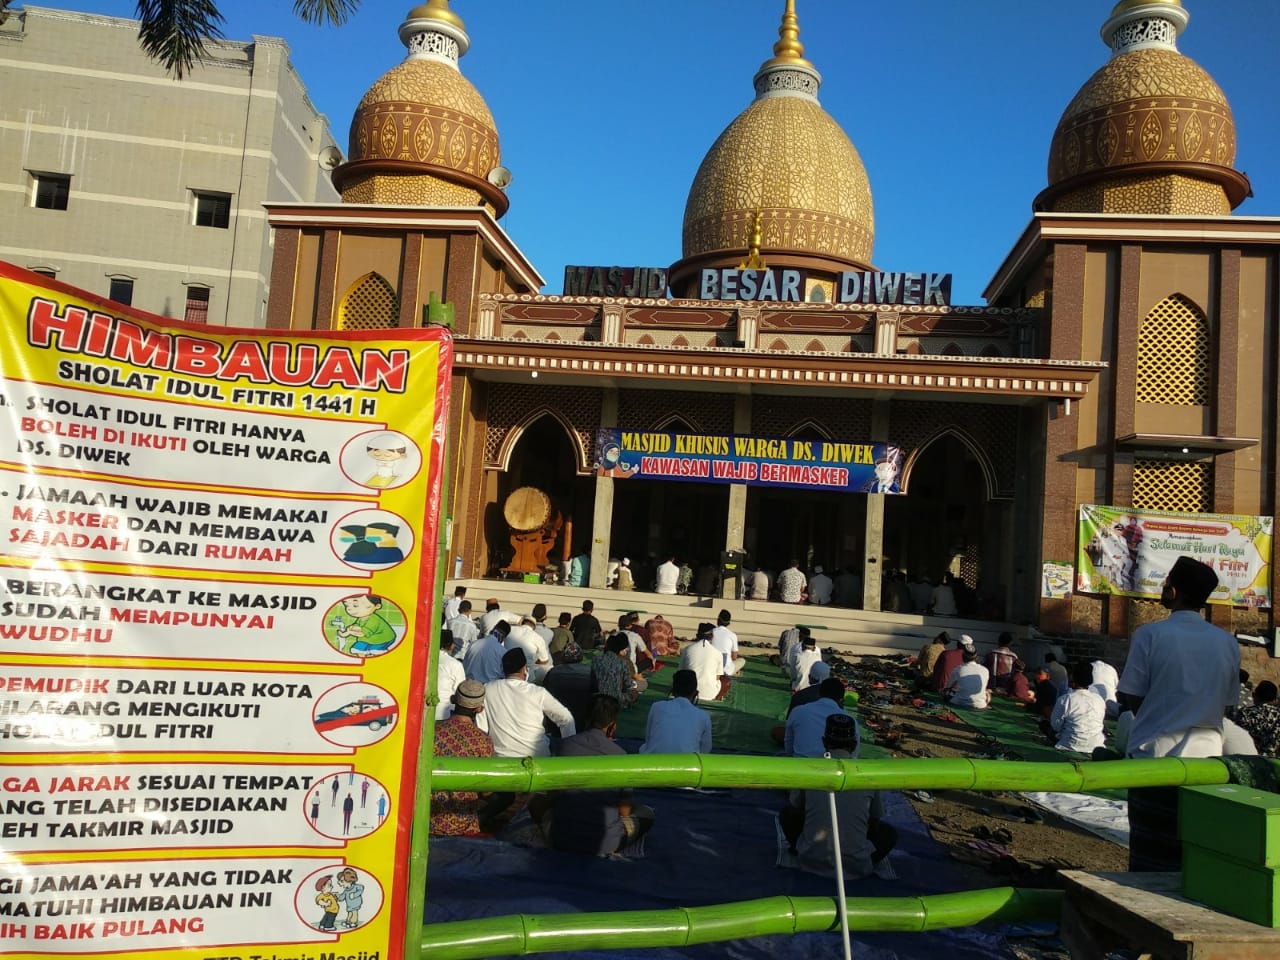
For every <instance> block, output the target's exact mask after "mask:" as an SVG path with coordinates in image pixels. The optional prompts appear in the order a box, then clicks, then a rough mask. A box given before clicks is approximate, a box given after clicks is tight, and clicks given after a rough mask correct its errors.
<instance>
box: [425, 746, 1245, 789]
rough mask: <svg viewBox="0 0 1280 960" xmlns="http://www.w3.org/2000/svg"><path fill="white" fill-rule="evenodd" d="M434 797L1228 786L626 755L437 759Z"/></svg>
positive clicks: (1115, 775)
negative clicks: (654, 790) (620, 790)
mask: <svg viewBox="0 0 1280 960" xmlns="http://www.w3.org/2000/svg"><path fill="white" fill-rule="evenodd" d="M431 776H432V788H433V789H435V790H504V791H515V792H521V793H528V792H532V791H535V790H573V789H607V788H611V787H632V788H643V787H747V788H758V789H776V790H833V791H842V790H1052V791H1058V792H1063V793H1088V792H1091V791H1096V790H1110V789H1115V788H1121V787H1159V786H1199V785H1207V784H1219V783H1227V782H1228V779H1229V778H1228V774H1227V768H1226V765H1225V764H1223V763H1222V761H1220V760H1216V759H1182V758H1180V757H1164V758H1162V759H1159V760H1111V761H1106V762H1094V761H1078V762H1074V763H1071V762H1044V763H1029V762H1025V761H1021V760H968V759H963V758H960V759H945V758H933V757H929V758H908V759H892V760H837V759H830V760H829V759H807V758H797V757H750V756H739V755H736V754H718V753H717V754H670V755H664V754H628V755H627V756H625V757H535V758H528V759H510V758H487V759H468V758H450V757H438V758H436V759H435V761H434V768H433V770H432V774H431Z"/></svg>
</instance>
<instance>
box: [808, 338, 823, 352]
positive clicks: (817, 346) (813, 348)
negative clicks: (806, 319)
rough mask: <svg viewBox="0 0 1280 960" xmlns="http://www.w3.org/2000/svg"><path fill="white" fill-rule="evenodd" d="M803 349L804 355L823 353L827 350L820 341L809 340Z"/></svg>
mask: <svg viewBox="0 0 1280 960" xmlns="http://www.w3.org/2000/svg"><path fill="white" fill-rule="evenodd" d="M804 349H805V352H806V353H824V352H825V351H826V349H827V348H826V347H825V346H823V345H822V341H821V340H810V341H809V342H808V343H807V344H806V345H805V348H804Z"/></svg>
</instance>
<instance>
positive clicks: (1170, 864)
mask: <svg viewBox="0 0 1280 960" xmlns="http://www.w3.org/2000/svg"><path fill="white" fill-rule="evenodd" d="M1217 586H1218V575H1217V574H1216V573H1215V572H1214V570H1213V568H1212V567H1210V566H1208V565H1206V564H1203V563H1201V562H1200V561H1198V560H1193V559H1191V558H1190V557H1179V558H1178V560H1177V562H1176V563H1174V565H1173V567H1172V569H1170V571H1169V575H1168V576H1167V577H1165V581H1164V588H1163V590H1162V591H1161V593H1160V602H1161V604H1163V605H1164V606H1165V607H1166V608H1168V610H1169V611H1170V614H1169V617H1168V619H1166V620H1163V621H1161V622H1159V623H1148V624H1144V625H1143V626H1141V627H1139V628H1138V629H1137V630H1135V631H1134V633H1133V640H1132V641H1131V643H1130V646H1129V657H1128V660H1127V661H1126V663H1125V666H1124V674H1123V675H1122V676H1121V677H1120V686H1119V691H1118V696H1119V698H1120V701H1121V703H1122V704H1123V705H1125V706H1127V707H1129V709H1131V710H1132V711H1133V713H1134V720H1133V727H1132V729H1131V730H1130V733H1129V744H1128V755H1129V756H1130V757H1218V756H1221V755H1222V718H1223V715H1224V713H1225V712H1226V709H1227V707H1229V706H1231V705H1232V704H1234V703H1235V702H1236V700H1237V699H1238V698H1239V695H1240V647H1239V645H1238V644H1237V642H1236V639H1235V637H1233V636H1232V635H1231V634H1229V633H1227V632H1226V631H1225V630H1222V629H1220V628H1218V627H1215V626H1214V625H1213V624H1211V623H1208V622H1207V621H1206V620H1205V619H1204V618H1203V617H1202V616H1201V615H1200V610H1201V608H1202V607H1203V606H1204V605H1205V603H1206V602H1207V601H1208V599H1209V595H1210V594H1211V593H1213V591H1214V590H1215V589H1216V588H1217ZM1129 832H1130V843H1129V869H1130V870H1147V871H1151V870H1156V871H1162V870H1163V871H1167V870H1180V869H1181V867H1182V847H1181V846H1180V844H1179V843H1178V790H1177V788H1176V787H1145V788H1139V789H1132V790H1130V791H1129Z"/></svg>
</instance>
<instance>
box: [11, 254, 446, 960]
mask: <svg viewBox="0 0 1280 960" xmlns="http://www.w3.org/2000/svg"><path fill="white" fill-rule="evenodd" d="M450 357H451V341H450V339H449V335H448V333H447V332H445V331H443V330H438V329H431V330H397V331H363V332H291V331H268V330H261V329H234V328H223V327H211V326H196V325H191V324H183V323H177V322H175V321H172V320H167V319H164V318H161V317H155V316H151V315H148V314H144V313H141V312H140V311H136V310H133V309H131V308H129V307H123V306H121V305H119V304H116V303H111V302H109V301H106V300H103V299H101V298H98V297H95V296H94V295H92V294H88V293H85V292H84V291H80V290H76V289H74V288H71V287H67V286H65V285H61V284H58V283H55V282H53V281H49V280H46V279H44V278H43V277H39V276H37V275H35V274H32V273H28V272H27V271H24V270H20V269H18V268H16V267H13V266H10V265H7V264H3V263H0V690H3V697H2V698H0V753H3V756H2V757H0V790H2V791H3V793H2V794H0V799H2V800H3V801H4V802H3V803H2V804H0V956H4V957H20V958H36V957H47V956H51V955H62V956H85V955H89V954H92V955H94V956H118V957H133V956H140V955H145V956H147V957H155V958H157V960H179V958H184V960H185V958H190V957H196V956H198V957H204V958H210V957H233V956H238V957H243V958H248V957H253V956H260V957H271V956H277V957H304V956H306V957H313V958H319V957H348V956H349V957H370V958H372V957H381V958H383V960H399V958H401V957H402V956H403V955H404V954H403V945H404V940H405V927H406V904H407V902H408V897H409V882H408V877H409V863H410V860H411V833H410V831H411V826H412V813H413V806H414V787H415V775H416V772H417V765H418V757H419V748H420V739H421V730H422V723H423V721H424V717H423V702H424V697H425V694H426V690H427V676H426V673H427V669H426V667H427V662H428V660H427V650H428V646H429V642H430V636H431V627H432V625H433V623H434V622H435V621H436V620H437V619H438V614H437V613H436V612H435V609H434V602H435V600H434V598H435V596H436V590H435V582H436V566H437V563H438V558H437V555H436V554H437V529H438V522H439V514H440V502H441V494H442V462H443V438H444V423H445V417H446V402H447V397H448V394H447V390H448V386H447V385H448V382H449V368H450ZM423 855H425V854H423Z"/></svg>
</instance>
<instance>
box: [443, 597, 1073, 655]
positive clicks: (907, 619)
mask: <svg viewBox="0 0 1280 960" xmlns="http://www.w3.org/2000/svg"><path fill="white" fill-rule="evenodd" d="M456 586H465V587H466V588H467V599H468V600H470V601H471V606H472V611H471V612H472V614H473V615H476V616H478V615H479V614H480V613H483V612H484V604H485V600H486V599H487V598H488V597H496V598H497V599H498V600H499V601H500V602H501V604H502V608H503V609H504V610H510V611H512V612H516V613H524V612H527V611H529V610H531V609H532V608H533V605H534V604H535V603H545V604H546V605H547V620H548V622H549V623H550V624H551V625H553V626H554V625H555V621H556V617H557V616H558V615H559V613H560V611H562V610H568V611H569V612H570V613H573V614H577V613H578V612H579V611H580V610H581V609H582V601H583V600H590V601H592V603H594V604H595V615H596V617H597V619H599V621H600V623H601V625H602V626H605V627H610V626H614V625H616V623H617V618H618V616H619V614H622V613H625V612H626V611H628V610H639V611H641V612H642V613H643V614H644V615H645V616H646V617H649V616H653V615H654V614H657V613H660V614H662V616H663V617H665V618H666V619H667V620H670V621H671V623H672V624H673V626H674V627H675V632H676V636H677V637H687V638H691V637H693V635H694V633H695V632H696V631H697V628H698V624H699V623H700V622H702V621H704V620H705V621H711V622H714V621H715V619H716V614H717V613H718V612H719V611H720V610H722V609H723V610H728V611H729V612H730V614H732V616H733V623H732V626H733V629H734V631H735V632H736V633H737V634H738V639H739V641H751V642H755V643H766V644H776V643H777V641H778V635H779V634H780V633H781V632H782V631H783V630H785V629H787V628H788V627H792V626H795V625H797V624H804V625H806V626H808V627H810V628H811V629H812V630H813V633H814V636H815V637H817V640H818V645H819V646H821V647H832V648H834V649H835V650H836V651H838V652H839V653H841V654H852V655H854V656H859V655H877V654H902V653H906V654H912V655H914V654H916V653H918V652H919V651H920V647H921V646H923V644H924V643H925V641H926V640H928V639H930V638H932V637H934V636H936V635H937V633H938V631H940V630H946V631H947V632H948V633H949V634H950V635H951V636H952V638H955V637H957V636H959V635H960V634H962V633H967V634H969V635H970V636H971V637H973V639H974V640H975V641H976V643H977V645H978V647H979V649H986V648H990V647H994V646H995V644H996V638H997V637H998V636H999V634H1000V633H1001V632H1002V631H1005V630H1008V631H1009V632H1010V633H1012V634H1013V635H1014V637H1015V638H1016V639H1018V640H1020V641H1022V645H1023V646H1022V649H1023V650H1025V651H1026V653H1025V654H1024V655H1029V656H1030V658H1031V662H1032V663H1033V664H1035V663H1039V662H1040V659H1039V658H1036V656H1035V652H1034V648H1035V647H1036V646H1038V644H1037V643H1036V642H1035V641H1032V640H1030V639H1029V628H1028V627H1027V626H1026V625H1017V624H1011V623H1002V622H998V621H993V620H967V619H964V618H962V617H934V616H915V615H904V614H897V613H881V612H870V611H865V610H850V609H846V608H844V607H832V606H809V605H807V604H790V603H775V602H769V601H761V600H723V599H720V598H713V597H696V596H680V595H677V596H668V595H664V594H658V593H648V592H645V591H641V590H635V591H626V592H622V591H618V590H592V589H590V588H584V587H565V586H552V585H547V584H540V583H522V582H519V581H516V580H480V579H476V580H449V581H448V582H447V584H446V587H445V596H446V597H448V596H452V595H453V590H454V587H456ZM1044 649H1046V650H1047V649H1052V648H1051V647H1050V646H1048V645H1045V646H1044Z"/></svg>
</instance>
